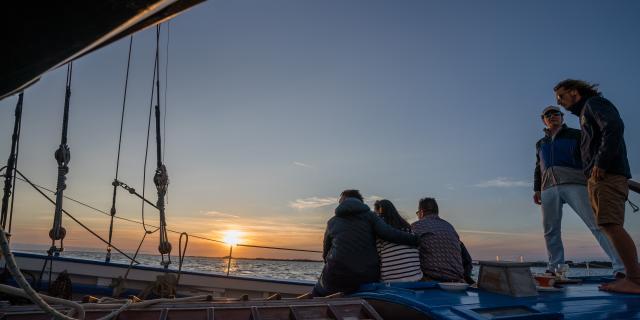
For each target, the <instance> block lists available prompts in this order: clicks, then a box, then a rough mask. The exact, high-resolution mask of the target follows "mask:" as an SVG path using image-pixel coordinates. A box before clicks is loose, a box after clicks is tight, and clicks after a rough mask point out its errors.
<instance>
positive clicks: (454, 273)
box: [411, 214, 464, 281]
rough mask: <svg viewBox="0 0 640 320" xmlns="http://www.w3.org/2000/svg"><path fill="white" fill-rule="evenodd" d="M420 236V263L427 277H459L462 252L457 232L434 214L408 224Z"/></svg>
mask: <svg viewBox="0 0 640 320" xmlns="http://www.w3.org/2000/svg"><path fill="white" fill-rule="evenodd" d="M411 229H412V230H413V233H414V234H416V235H418V236H419V237H420V267H421V268H422V273H424V275H425V276H426V277H428V278H431V279H433V280H437V281H462V280H463V279H464V270H463V268H462V254H461V249H460V238H459V237H458V233H457V232H456V230H455V229H454V228H453V226H452V225H451V224H449V222H447V221H445V220H442V219H440V217H439V216H438V215H436V214H431V215H427V216H425V217H424V218H423V219H421V220H419V221H417V222H414V223H413V224H412V225H411Z"/></svg>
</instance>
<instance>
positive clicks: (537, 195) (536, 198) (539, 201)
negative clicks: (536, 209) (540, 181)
mask: <svg viewBox="0 0 640 320" xmlns="http://www.w3.org/2000/svg"><path fill="white" fill-rule="evenodd" d="M533 202H534V203H535V204H537V205H540V204H542V198H541V197H540V191H536V192H535V193H534V194H533Z"/></svg>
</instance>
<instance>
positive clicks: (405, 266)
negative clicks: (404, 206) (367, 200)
mask: <svg viewBox="0 0 640 320" xmlns="http://www.w3.org/2000/svg"><path fill="white" fill-rule="evenodd" d="M374 211H375V212H376V213H377V214H378V216H380V218H382V220H384V222H386V223H387V224H388V225H390V226H392V227H394V228H395V229H398V230H401V231H404V232H411V225H409V223H408V222H407V221H406V220H404V219H403V218H402V217H401V216H400V214H398V210H396V207H395V206H394V205H393V203H391V201H389V200H386V199H385V200H379V201H376V202H375V204H374ZM377 247H378V255H379V256H380V280H381V281H383V282H407V281H418V280H420V279H422V269H421V268H420V253H419V251H418V248H416V247H411V246H407V245H404V244H398V243H393V242H389V241H386V240H383V239H380V238H378V239H377Z"/></svg>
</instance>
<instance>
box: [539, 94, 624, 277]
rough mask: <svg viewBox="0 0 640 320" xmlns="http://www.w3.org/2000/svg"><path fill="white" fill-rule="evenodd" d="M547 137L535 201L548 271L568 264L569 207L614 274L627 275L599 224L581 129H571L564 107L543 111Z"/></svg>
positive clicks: (542, 147) (541, 145) (541, 146)
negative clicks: (564, 230) (565, 214)
mask: <svg viewBox="0 0 640 320" xmlns="http://www.w3.org/2000/svg"><path fill="white" fill-rule="evenodd" d="M542 122H543V123H544V125H545V127H546V128H545V129H544V134H545V135H544V137H543V138H542V139H540V140H538V142H537V143H536V169H535V173H534V179H533V181H534V184H533V190H534V194H533V201H534V202H535V203H536V204H538V205H541V208H542V226H543V227H544V241H545V243H546V245H547V255H548V256H549V265H548V269H549V270H551V271H553V270H554V267H555V266H557V265H558V264H563V263H564V247H563V245H562V237H561V231H560V229H561V228H560V226H561V224H562V207H563V206H564V204H565V203H566V204H568V205H569V206H570V207H571V209H573V211H575V212H576V213H577V214H578V216H579V217H580V218H581V219H582V221H584V223H585V224H586V225H587V227H588V228H589V230H591V233H593V236H594V237H595V238H596V240H597V241H598V243H599V244H600V247H602V249H603V250H604V252H605V253H606V254H607V256H609V259H610V260H611V262H612V263H613V271H614V274H618V273H622V272H624V267H623V265H622V262H621V261H620V258H619V257H618V255H617V254H616V252H615V250H614V248H613V246H612V245H611V242H610V241H609V239H608V238H607V236H605V235H604V234H603V232H602V230H601V229H600V228H599V227H598V225H597V224H596V220H595V217H594V215H593V210H592V209H591V205H590V203H589V195H588V193H587V186H586V184H587V179H586V178H585V176H584V173H583V172H582V160H581V155H580V130H577V129H573V128H569V127H567V125H566V124H564V118H563V114H562V112H560V108H558V107H555V106H548V107H546V108H545V109H544V110H543V111H542Z"/></svg>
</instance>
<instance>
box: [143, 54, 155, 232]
mask: <svg viewBox="0 0 640 320" xmlns="http://www.w3.org/2000/svg"><path fill="white" fill-rule="evenodd" d="M156 66H157V62H156V63H155V64H154V67H153V77H152V80H151V101H149V118H148V120H147V144H146V146H145V148H144V166H143V168H142V199H143V201H142V210H141V212H142V227H143V229H144V231H145V232H148V231H149V230H147V227H146V225H145V222H144V203H145V202H144V199H145V191H146V187H147V159H148V157H149V137H150V134H151V112H152V110H153V93H154V92H155V88H156V87H155V83H154V82H155V80H156Z"/></svg>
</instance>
